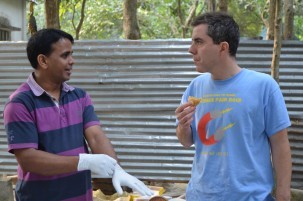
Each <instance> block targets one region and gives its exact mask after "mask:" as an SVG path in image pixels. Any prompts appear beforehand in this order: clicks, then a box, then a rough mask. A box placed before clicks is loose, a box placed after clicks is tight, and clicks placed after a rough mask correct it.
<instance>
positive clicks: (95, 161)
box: [77, 154, 117, 178]
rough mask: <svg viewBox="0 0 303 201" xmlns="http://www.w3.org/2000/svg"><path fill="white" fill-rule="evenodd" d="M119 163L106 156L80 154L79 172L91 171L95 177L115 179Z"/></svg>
mask: <svg viewBox="0 0 303 201" xmlns="http://www.w3.org/2000/svg"><path fill="white" fill-rule="evenodd" d="M116 164H117V161H116V160H115V159H113V158H112V157H110V156H108V155H105V154H79V162H78V168H77V169H78V171H81V170H90V171H91V172H92V174H93V175H94V177H98V178H109V177H110V178H111V177H113V174H114V171H115V166H116Z"/></svg>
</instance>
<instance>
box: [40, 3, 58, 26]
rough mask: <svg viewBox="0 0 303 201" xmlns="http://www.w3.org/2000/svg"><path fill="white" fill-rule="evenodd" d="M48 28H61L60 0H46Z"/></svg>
mask: <svg viewBox="0 0 303 201" xmlns="http://www.w3.org/2000/svg"><path fill="white" fill-rule="evenodd" d="M44 6H45V20H46V28H55V29H60V20H59V8H60V0H45V3H44Z"/></svg>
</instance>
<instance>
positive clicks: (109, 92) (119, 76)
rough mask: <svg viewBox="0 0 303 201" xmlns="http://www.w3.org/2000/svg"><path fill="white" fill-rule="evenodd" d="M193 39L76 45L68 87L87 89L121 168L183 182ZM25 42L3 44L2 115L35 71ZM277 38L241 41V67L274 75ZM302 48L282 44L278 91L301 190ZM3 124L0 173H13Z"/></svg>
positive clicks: (190, 152)
mask: <svg viewBox="0 0 303 201" xmlns="http://www.w3.org/2000/svg"><path fill="white" fill-rule="evenodd" d="M189 45H190V40H187V39H186V40H151V41H126V40H125V41H124V40H117V41H116V40H113V41H77V42H76V44H75V45H74V57H75V59H76V64H75V65H74V72H73V75H72V79H71V80H70V84H71V85H74V86H77V87H81V88H83V89H85V90H86V91H88V93H89V94H90V95H91V97H92V99H93V103H94V105H95V110H96V112H97V115H98V116H99V118H100V121H101V123H102V127H103V129H104V131H105V132H106V133H107V134H108V137H109V138H110V139H111V141H112V143H113V145H114V147H115V150H116V152H117V154H118V157H119V159H120V161H121V164H122V166H123V167H124V168H125V169H126V170H127V171H128V172H129V173H131V174H133V175H135V176H137V177H139V178H140V179H146V180H169V181H178V182H184V181H187V180H188V179H189V177H190V170H191V162H192V158H193V153H194V150H193V148H191V149H185V148H183V147H182V146H181V145H180V144H179V142H178V140H177V138H176V136H175V116H174V110H175V109H176V107H177V106H178V105H179V102H180V99H181V96H182V93H183V91H184V90H185V88H186V87H187V86H188V84H189V82H190V81H191V80H192V79H193V78H194V77H196V76H197V75H198V73H197V72H195V67H194V65H193V62H192V58H191V56H190V55H189V54H188V52H187V50H188V47H189ZM25 46H26V43H25V42H19V43H9V42H2V43H0V113H2V112H3V108H4V104H5V102H6V100H7V97H8V96H9V95H10V94H11V93H12V92H13V91H14V90H15V88H16V87H17V86H18V85H19V84H21V82H23V81H25V80H26V79H27V76H28V74H29V73H30V72H31V71H32V68H31V67H30V65H29V63H28V61H27V58H26V53H25ZM272 47H273V43H272V41H263V40H262V41H261V40H258V41H257V40H242V41H241V42H240V47H239V51H238V54H237V59H238V63H239V65H240V66H242V67H245V68H249V69H253V70H257V71H260V72H265V73H270V65H271V57H272ZM302 55H303V44H302V43H301V42H298V41H284V43H283V48H282V55H281V62H280V86H281V89H282V92H283V94H284V96H285V100H286V103H287V107H288V111H289V115H290V117H291V120H292V126H291V127H290V129H289V139H290V142H291V149H292V156H293V159H292V160H293V178H292V187H293V188H299V189H303V145H302V143H303V135H302V134H303V121H302V119H303V115H302V112H303V106H302V101H303V88H302V86H303V82H302V78H303V69H302V67H303V57H302ZM15 173H16V161H15V159H14V157H13V156H12V155H11V154H9V153H7V144H6V135H5V130H4V126H3V119H2V118H1V119H0V174H15Z"/></svg>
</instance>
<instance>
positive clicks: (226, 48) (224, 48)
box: [220, 42, 229, 52]
mask: <svg viewBox="0 0 303 201" xmlns="http://www.w3.org/2000/svg"><path fill="white" fill-rule="evenodd" d="M220 47H221V52H224V51H227V52H229V44H228V42H221V44H220Z"/></svg>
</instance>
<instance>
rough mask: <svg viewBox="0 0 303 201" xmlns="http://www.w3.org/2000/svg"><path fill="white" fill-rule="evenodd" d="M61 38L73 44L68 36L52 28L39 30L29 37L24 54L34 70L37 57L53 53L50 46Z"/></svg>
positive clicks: (36, 65)
mask: <svg viewBox="0 0 303 201" xmlns="http://www.w3.org/2000/svg"><path fill="white" fill-rule="evenodd" d="M62 38H66V39H68V40H70V42H71V43H72V44H74V38H73V37H72V36H71V35H70V34H68V33H66V32H64V31H62V30H59V29H53V28H48V29H41V30H39V31H38V32H37V33H35V34H34V35H33V36H31V37H30V39H29V40H28V43H27V47H26V52H27V58H28V60H29V62H30V64H31V65H32V67H33V68H34V69H37V67H38V61H37V57H38V55H39V54H43V55H46V56H48V55H50V54H51V53H52V51H53V49H52V45H53V44H54V43H56V42H58V41H59V40H60V39H62Z"/></svg>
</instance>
